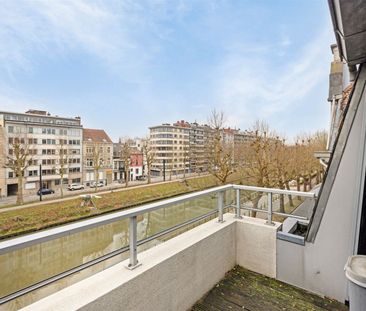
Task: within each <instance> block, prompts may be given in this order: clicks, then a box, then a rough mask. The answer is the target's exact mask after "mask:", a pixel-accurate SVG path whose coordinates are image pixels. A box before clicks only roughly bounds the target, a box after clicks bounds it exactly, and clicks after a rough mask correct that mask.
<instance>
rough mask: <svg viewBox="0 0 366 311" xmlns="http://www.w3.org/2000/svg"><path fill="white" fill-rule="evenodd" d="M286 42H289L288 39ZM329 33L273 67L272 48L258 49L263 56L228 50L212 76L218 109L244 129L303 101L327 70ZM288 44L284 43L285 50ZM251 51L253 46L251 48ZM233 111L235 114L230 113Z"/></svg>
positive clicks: (324, 76)
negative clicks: (214, 81)
mask: <svg viewBox="0 0 366 311" xmlns="http://www.w3.org/2000/svg"><path fill="white" fill-rule="evenodd" d="M287 42H290V39H288V41H287ZM330 42H331V33H330V31H328V30H327V31H323V32H321V33H319V34H318V36H317V37H316V38H315V39H314V40H313V41H312V42H309V44H308V45H306V46H304V47H303V49H302V50H300V51H297V52H296V53H295V55H296V56H295V57H293V58H292V59H288V61H287V62H281V66H278V65H276V62H274V61H273V59H272V58H274V57H277V56H278V55H276V54H275V53H274V51H275V50H276V48H279V46H283V45H284V44H283V41H280V42H279V43H278V46H272V48H269V47H266V48H263V47H261V46H259V47H258V50H259V51H261V50H263V53H261V54H258V53H242V51H241V50H239V52H234V51H230V52H229V53H228V54H227V55H226V57H225V58H224V60H223V62H222V63H221V64H220V66H219V67H218V69H217V72H216V74H215V76H216V77H219V78H218V79H217V81H216V96H217V98H218V105H217V106H218V107H220V108H221V109H223V110H224V111H225V112H226V113H227V114H228V119H229V120H230V121H231V122H233V124H235V125H236V126H241V127H243V126H244V127H248V126H249V125H251V124H252V123H253V122H254V120H256V119H271V118H272V117H273V116H274V115H278V114H280V113H281V112H284V111H285V110H287V109H293V108H294V107H296V105H299V104H305V103H304V102H303V100H304V99H305V98H306V97H307V96H308V95H309V94H310V93H311V92H312V91H313V90H314V88H315V87H316V86H317V85H318V84H319V83H320V82H321V81H323V80H324V79H327V75H328V71H329V60H330V53H329V43H330ZM288 45H289V44H288V43H286V44H285V46H286V47H287V46H288ZM252 50H253V51H255V47H252ZM233 112H235V113H233Z"/></svg>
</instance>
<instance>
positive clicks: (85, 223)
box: [0, 185, 232, 255]
mask: <svg viewBox="0 0 366 311" xmlns="http://www.w3.org/2000/svg"><path fill="white" fill-rule="evenodd" d="M231 188H232V185H225V186H220V187H215V188H211V189H207V190H203V191H199V192H195V193H189V194H185V195H182V196H178V197H174V198H171V199H165V200H162V201H158V202H154V203H149V204H145V205H142V206H140V207H134V208H130V209H128V210H124V211H120V212H115V213H111V214H107V215H102V216H98V217H94V218H91V219H87V220H82V221H78V222H74V223H71V224H67V225H63V226H60V227H57V228H52V229H47V230H43V231H40V232H36V233H31V234H29V235H26V236H21V237H17V238H13V239H10V240H5V241H2V242H0V255H1V254H4V253H7V252H9V251H13V250H17V249H20V248H24V247H27V246H31V245H34V244H38V243H43V242H47V241H51V240H54V239H57V238H61V237H64V236H67V235H70V234H74V233H78V232H81V231H84V230H87V229H92V228H95V227H98V226H102V225H107V224H109V223H112V222H115V221H118V220H123V219H126V218H131V217H136V216H138V215H141V214H145V213H149V212H153V211H156V210H158V209H161V208H163V207H168V206H171V205H174V204H179V203H183V202H186V201H189V200H192V199H196V198H199V197H202V196H205V195H208V194H213V193H217V192H219V191H226V190H228V189H231Z"/></svg>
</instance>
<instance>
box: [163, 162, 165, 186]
mask: <svg viewBox="0 0 366 311" xmlns="http://www.w3.org/2000/svg"><path fill="white" fill-rule="evenodd" d="M163 181H165V159H164V160H163Z"/></svg>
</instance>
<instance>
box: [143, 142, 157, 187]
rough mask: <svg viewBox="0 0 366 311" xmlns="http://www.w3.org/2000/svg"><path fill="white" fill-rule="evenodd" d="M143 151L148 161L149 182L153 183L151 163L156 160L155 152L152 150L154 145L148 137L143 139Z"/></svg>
mask: <svg viewBox="0 0 366 311" xmlns="http://www.w3.org/2000/svg"><path fill="white" fill-rule="evenodd" d="M142 152H143V155H144V158H145V161H146V167H147V183H148V184H150V183H151V165H152V163H153V162H154V159H155V154H154V152H153V150H152V147H151V145H150V141H149V139H148V138H146V139H145V140H144V141H143V144H142Z"/></svg>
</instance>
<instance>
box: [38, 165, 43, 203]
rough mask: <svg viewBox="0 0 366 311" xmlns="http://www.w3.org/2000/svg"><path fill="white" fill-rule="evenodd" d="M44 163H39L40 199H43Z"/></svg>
mask: <svg viewBox="0 0 366 311" xmlns="http://www.w3.org/2000/svg"><path fill="white" fill-rule="evenodd" d="M42 188H43V187H42V164H40V165H39V200H40V201H42Z"/></svg>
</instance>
